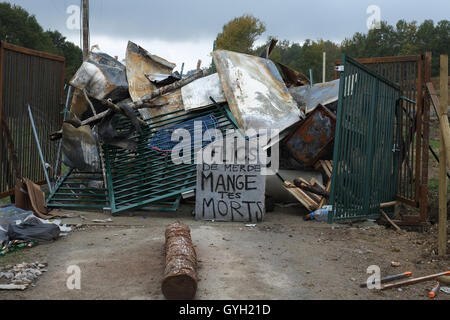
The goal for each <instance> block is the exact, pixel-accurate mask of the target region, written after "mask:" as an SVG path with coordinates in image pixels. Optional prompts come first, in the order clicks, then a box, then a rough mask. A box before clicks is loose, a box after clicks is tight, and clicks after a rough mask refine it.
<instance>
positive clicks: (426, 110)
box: [416, 52, 432, 223]
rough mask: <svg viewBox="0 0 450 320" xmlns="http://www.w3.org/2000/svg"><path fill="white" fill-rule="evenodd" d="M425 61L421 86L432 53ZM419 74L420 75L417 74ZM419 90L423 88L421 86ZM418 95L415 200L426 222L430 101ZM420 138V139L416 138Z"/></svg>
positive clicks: (428, 72)
mask: <svg viewBox="0 0 450 320" xmlns="http://www.w3.org/2000/svg"><path fill="white" fill-rule="evenodd" d="M424 58H425V61H424V64H425V65H424V67H423V71H422V72H423V73H424V75H423V77H424V81H423V82H420V83H421V86H423V85H424V84H425V83H427V82H430V81H431V59H432V54H431V52H426V53H425V57H424ZM419 76H421V75H419ZM420 90H423V88H422V87H421V88H420ZM420 97H421V99H422V101H419V105H418V107H422V111H420V110H418V112H417V113H418V114H419V113H420V117H422V125H421V126H420V128H421V130H418V131H417V135H418V136H419V135H420V134H421V132H422V136H423V137H422V159H421V164H422V175H421V176H420V174H419V172H420V170H419V171H416V174H419V175H418V176H416V179H418V180H419V181H420V182H419V183H420V188H419V193H420V195H419V197H417V198H416V199H417V201H418V202H419V204H420V218H419V221H420V222H422V223H426V221H427V216H428V158H429V146H430V130H429V127H430V124H429V120H430V101H429V99H425V101H423V95H422V94H421V93H420ZM417 127H418V128H419V125H417ZM417 140H420V139H417ZM416 147H420V144H417V145H416ZM419 150H420V149H418V151H417V157H418V158H420V151H419Z"/></svg>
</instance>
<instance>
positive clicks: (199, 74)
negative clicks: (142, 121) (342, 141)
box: [131, 69, 210, 109]
mask: <svg viewBox="0 0 450 320" xmlns="http://www.w3.org/2000/svg"><path fill="white" fill-rule="evenodd" d="M209 73H210V70H209V69H206V70H199V71H198V72H197V73H195V74H193V75H192V76H190V77H188V78H186V79H182V80H180V81H177V82H174V83H172V84H169V85H167V86H165V87H161V88H159V89H156V90H154V91H153V92H151V93H148V94H146V95H144V96H143V97H142V98H140V99H139V100H138V101H136V102H134V103H132V104H131V107H132V108H134V109H141V108H147V106H145V104H148V103H151V101H152V100H153V99H155V98H157V97H159V96H162V95H163V94H166V93H168V92H171V91H174V90H177V89H180V88H181V87H184V86H185V85H187V84H189V83H191V82H193V81H195V80H197V79H200V78H203V77H205V76H207V75H209Z"/></svg>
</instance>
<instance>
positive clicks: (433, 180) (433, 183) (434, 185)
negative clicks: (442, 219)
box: [428, 178, 450, 194]
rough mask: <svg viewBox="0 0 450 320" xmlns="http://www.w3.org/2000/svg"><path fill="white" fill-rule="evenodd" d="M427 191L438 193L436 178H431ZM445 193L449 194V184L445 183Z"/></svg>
mask: <svg viewBox="0 0 450 320" xmlns="http://www.w3.org/2000/svg"><path fill="white" fill-rule="evenodd" d="M428 189H429V190H430V191H432V192H433V193H436V194H437V193H438V192H439V179H437V178H431V179H430V181H429V182H428ZM447 193H450V184H448V183H447Z"/></svg>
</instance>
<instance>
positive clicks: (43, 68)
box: [0, 42, 65, 198]
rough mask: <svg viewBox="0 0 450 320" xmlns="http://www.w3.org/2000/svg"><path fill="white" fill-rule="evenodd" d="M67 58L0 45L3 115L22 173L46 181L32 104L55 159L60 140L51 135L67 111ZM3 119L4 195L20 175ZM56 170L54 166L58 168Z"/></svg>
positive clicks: (0, 176)
mask: <svg viewBox="0 0 450 320" xmlns="http://www.w3.org/2000/svg"><path fill="white" fill-rule="evenodd" d="M64 61H65V60H64V58H63V57H59V56H55V55H51V54H48V53H44V52H39V51H35V50H30V49H26V48H21V47H18V46H14V45H11V44H8V43H5V42H2V43H1V45H0V120H1V119H3V120H4V121H6V123H7V125H8V127H9V129H10V133H11V138H12V141H13V143H14V149H15V152H16V154H17V159H18V163H19V167H20V175H21V176H22V177H27V178H29V179H30V180H32V181H34V182H36V183H42V182H43V181H45V179H44V174H43V171H42V167H41V163H40V160H39V152H38V149H37V145H36V143H35V141H34V137H33V133H32V129H31V124H30V120H29V118H28V117H27V116H26V115H27V106H28V104H30V105H31V106H32V108H33V115H34V117H35V122H36V130H37V134H38V136H39V139H40V140H41V141H42V145H41V147H42V152H43V154H44V156H45V159H46V162H48V163H55V162H56V154H57V148H56V145H55V144H53V143H51V142H50V141H48V140H47V137H48V135H49V134H50V133H51V132H54V131H57V130H58V129H60V126H61V122H62V114H61V111H62V110H63V101H62V100H63V99H62V98H63V87H64ZM2 122H3V121H0V198H1V197H5V196H7V195H12V194H13V193H14V185H15V174H14V170H13V163H12V160H11V159H10V156H9V153H8V149H7V144H6V139H5V136H4V132H3V129H2V128H1V127H2ZM53 169H55V168H53Z"/></svg>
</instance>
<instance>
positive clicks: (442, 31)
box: [341, 20, 450, 76]
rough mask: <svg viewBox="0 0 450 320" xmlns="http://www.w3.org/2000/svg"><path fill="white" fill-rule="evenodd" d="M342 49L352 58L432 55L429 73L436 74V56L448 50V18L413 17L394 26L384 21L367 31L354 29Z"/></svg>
mask: <svg viewBox="0 0 450 320" xmlns="http://www.w3.org/2000/svg"><path fill="white" fill-rule="evenodd" d="M341 49H342V52H345V53H347V54H348V55H350V56H352V57H354V58H363V57H364V58H366V57H383V56H404V55H417V54H424V53H425V52H426V51H431V52H432V55H433V61H432V75H433V76H438V75H439V56H440V55H441V54H449V53H450V21H448V20H442V21H439V22H438V23H437V24H436V25H435V24H434V22H433V20H425V21H424V22H423V23H422V24H421V25H417V22H416V21H411V22H406V21H405V20H399V21H398V22H397V24H396V26H395V28H394V27H392V26H389V25H388V24H387V23H386V22H382V23H381V28H380V29H375V30H370V31H369V32H368V33H367V34H361V33H356V34H355V35H353V37H352V38H350V39H345V40H344V41H343V42H342V45H341Z"/></svg>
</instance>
